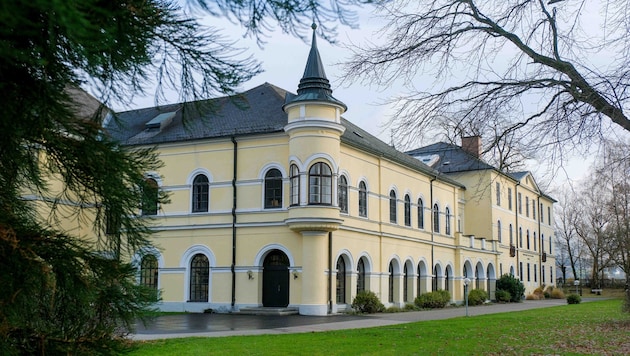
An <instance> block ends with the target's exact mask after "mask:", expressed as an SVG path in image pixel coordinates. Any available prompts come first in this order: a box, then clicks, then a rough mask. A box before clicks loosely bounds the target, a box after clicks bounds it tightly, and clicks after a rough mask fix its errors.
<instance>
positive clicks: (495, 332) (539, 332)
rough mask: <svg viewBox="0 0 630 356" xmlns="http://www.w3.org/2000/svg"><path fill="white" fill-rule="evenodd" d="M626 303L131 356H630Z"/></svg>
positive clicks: (186, 345)
mask: <svg viewBox="0 0 630 356" xmlns="http://www.w3.org/2000/svg"><path fill="white" fill-rule="evenodd" d="M628 335H630V316H628V315H627V314H622V313H621V301H620V300H602V301H596V302H588V303H582V304H575V305H565V306H559V307H551V308H543V309H533V310H527V311H522V312H515V313H504V314H491V315H482V316H475V317H470V318H466V317H461V318H455V319H448V320H436V321H423V322H417V323H409V324H400V325H394V326H388V327H378V328H369V329H353V330H339V331H329V332H318V333H303V334H289V335H260V336H236V337H220V338H214V337H213V338H183V339H169V340H158V341H146V342H136V343H134V350H133V351H132V352H131V353H130V354H131V355H232V354H237V355H271V354H273V355H304V354H308V355H357V354H361V355H400V354H403V355H426V354H431V355H433V354H440V355H441V354H447V355H454V354H456V355H480V354H482V355H521V354H545V355H549V354H554V355H561V354H588V355H593V354H598V355H627V354H630V337H629V336H628Z"/></svg>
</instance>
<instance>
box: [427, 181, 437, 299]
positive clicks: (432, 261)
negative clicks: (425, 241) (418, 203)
mask: <svg viewBox="0 0 630 356" xmlns="http://www.w3.org/2000/svg"><path fill="white" fill-rule="evenodd" d="M436 179H437V176H435V177H433V178H431V180H430V181H429V199H430V202H429V204H430V207H431V210H429V211H430V212H431V275H433V272H434V271H435V260H434V252H433V248H434V246H435V245H434V243H433V240H434V237H435V229H434V228H433V227H434V226H435V225H434V223H435V222H434V221H433V219H434V217H433V181H435V180H436ZM438 219H439V216H438ZM434 278H437V276H435V277H434ZM431 290H433V279H431Z"/></svg>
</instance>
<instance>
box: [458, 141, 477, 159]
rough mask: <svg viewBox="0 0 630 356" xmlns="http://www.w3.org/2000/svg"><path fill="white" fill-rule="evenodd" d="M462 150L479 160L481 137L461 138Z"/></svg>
mask: <svg viewBox="0 0 630 356" xmlns="http://www.w3.org/2000/svg"><path fill="white" fill-rule="evenodd" d="M462 149H463V150H464V151H466V152H468V153H469V154H471V155H473V156H475V157H477V158H481V136H466V137H464V136H462Z"/></svg>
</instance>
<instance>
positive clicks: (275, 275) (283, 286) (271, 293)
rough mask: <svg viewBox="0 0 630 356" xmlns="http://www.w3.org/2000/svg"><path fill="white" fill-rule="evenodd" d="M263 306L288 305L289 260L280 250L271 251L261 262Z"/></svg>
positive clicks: (282, 306)
mask: <svg viewBox="0 0 630 356" xmlns="http://www.w3.org/2000/svg"><path fill="white" fill-rule="evenodd" d="M262 292H263V298H262V299H263V306H264V307H281V308H284V307H286V306H288V305H289V258H288V257H287V255H285V254H284V252H282V251H280V250H273V251H271V252H270V253H269V254H268V255H267V257H265V261H264V262H263V291H262Z"/></svg>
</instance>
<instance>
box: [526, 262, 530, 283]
mask: <svg viewBox="0 0 630 356" xmlns="http://www.w3.org/2000/svg"><path fill="white" fill-rule="evenodd" d="M527 281H528V282H529V281H530V277H529V263H528V264H527Z"/></svg>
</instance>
